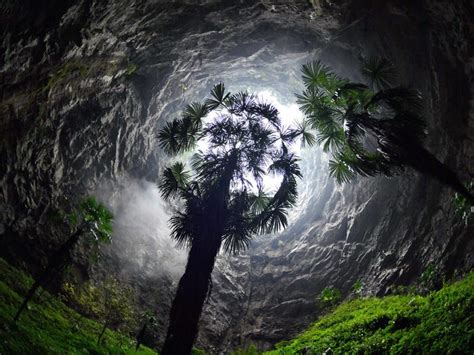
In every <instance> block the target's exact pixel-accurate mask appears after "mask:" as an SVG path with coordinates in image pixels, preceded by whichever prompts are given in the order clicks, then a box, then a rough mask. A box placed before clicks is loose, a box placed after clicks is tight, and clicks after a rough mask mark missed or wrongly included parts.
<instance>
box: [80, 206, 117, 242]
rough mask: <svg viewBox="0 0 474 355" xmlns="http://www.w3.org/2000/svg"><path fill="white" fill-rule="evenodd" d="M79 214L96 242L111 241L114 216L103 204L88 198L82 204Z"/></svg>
mask: <svg viewBox="0 0 474 355" xmlns="http://www.w3.org/2000/svg"><path fill="white" fill-rule="evenodd" d="M79 213H80V215H81V216H82V220H83V221H84V222H85V223H86V226H87V228H88V229H87V232H89V233H90V234H92V235H93V236H94V237H95V238H96V240H95V241H96V242H110V241H111V238H112V220H113V214H112V212H110V211H109V210H108V209H107V208H106V207H105V206H104V205H103V204H102V203H100V202H98V201H97V200H96V199H95V198H94V197H87V198H85V199H83V200H82V201H81V202H80V204H79Z"/></svg>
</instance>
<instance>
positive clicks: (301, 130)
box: [297, 119, 316, 147]
mask: <svg viewBox="0 0 474 355" xmlns="http://www.w3.org/2000/svg"><path fill="white" fill-rule="evenodd" d="M297 132H298V135H301V145H302V146H303V147H305V146H310V147H312V146H313V145H315V144H316V137H315V136H314V134H313V133H312V132H311V123H310V122H309V121H308V120H307V119H305V120H303V121H302V122H299V123H298V125H297Z"/></svg>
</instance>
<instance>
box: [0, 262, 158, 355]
mask: <svg viewBox="0 0 474 355" xmlns="http://www.w3.org/2000/svg"><path fill="white" fill-rule="evenodd" d="M0 275H1V279H0V354H155V352H154V351H152V350H151V349H149V348H146V347H144V346H143V345H142V346H141V347H140V349H139V351H135V342H134V341H133V340H131V339H130V338H128V337H126V336H124V335H122V334H120V333H118V332H115V331H111V330H106V331H105V333H104V336H103V339H102V341H101V343H100V344H99V345H98V344H97V337H98V335H99V334H100V332H101V330H102V326H103V325H102V324H99V323H97V322H94V321H92V320H89V319H87V318H84V317H82V316H81V315H80V314H78V313H77V312H75V311H73V310H72V309H70V308H69V307H67V306H66V305H64V303H62V302H61V301H59V300H58V299H57V298H56V297H54V296H52V295H50V294H49V293H48V292H46V291H44V290H41V289H40V291H42V292H38V293H37V294H36V296H34V297H33V299H32V300H31V302H30V303H29V306H28V311H27V312H25V314H24V315H23V317H22V319H21V321H19V322H18V323H17V324H15V323H13V322H12V318H13V316H14V314H15V311H16V309H17V308H18V306H19V305H20V303H21V300H22V297H23V295H24V294H25V293H26V291H27V290H28V288H29V287H30V285H31V284H32V282H33V280H32V279H31V278H30V277H28V276H26V275H25V274H24V273H22V272H20V271H18V270H17V269H15V268H13V267H11V266H10V265H9V264H7V263H6V262H5V261H4V260H3V259H0Z"/></svg>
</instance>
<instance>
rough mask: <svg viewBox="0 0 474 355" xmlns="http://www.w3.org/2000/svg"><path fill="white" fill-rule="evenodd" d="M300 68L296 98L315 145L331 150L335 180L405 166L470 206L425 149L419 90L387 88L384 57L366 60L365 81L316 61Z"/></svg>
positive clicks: (463, 190) (389, 71)
mask: <svg viewBox="0 0 474 355" xmlns="http://www.w3.org/2000/svg"><path fill="white" fill-rule="evenodd" d="M301 72H302V80H303V84H304V86H305V89H304V90H303V92H302V93H300V94H298V95H297V101H298V103H299V106H300V109H301V110H302V112H303V113H304V114H305V115H306V117H307V121H308V122H309V124H310V125H311V127H312V128H314V129H315V130H316V131H317V136H316V140H317V142H318V144H320V145H321V146H322V148H323V150H324V151H325V152H328V153H330V155H331V159H330V161H329V171H330V173H331V175H332V176H334V177H335V179H336V180H337V182H338V183H345V182H349V181H350V180H352V179H353V178H354V177H356V176H364V177H366V176H375V175H386V176H392V175H396V174H399V173H400V172H402V171H403V170H404V169H405V168H406V167H410V168H413V169H415V170H417V171H418V172H420V173H422V174H426V175H429V176H432V177H434V178H436V179H438V180H439V181H440V182H441V183H443V184H446V185H448V186H450V187H451V188H453V189H454V190H455V191H457V192H458V193H459V194H461V195H462V196H464V198H466V200H467V201H468V202H469V203H470V204H471V205H474V196H473V195H472V194H471V193H470V192H469V191H468V189H467V188H466V187H465V186H464V185H463V184H462V182H461V181H460V180H459V178H458V177H457V176H456V174H455V173H454V172H453V171H452V170H451V169H450V168H449V167H448V166H447V165H446V164H444V163H442V162H440V161H439V160H438V159H436V157H435V156H434V155H433V154H431V153H430V152H429V151H428V150H426V149H425V148H424V146H423V139H424V137H425V134H426V127H425V122H424V117H423V99H422V97H421V94H420V93H419V92H418V91H416V90H413V89H409V88H406V87H401V86H399V87H390V82H391V77H392V74H393V66H392V65H391V64H390V63H389V62H388V61H386V60H383V59H374V60H371V61H369V62H367V63H366V65H365V66H364V69H363V72H364V74H365V75H366V77H368V81H369V83H368V85H367V84H364V83H355V82H351V81H349V80H347V79H345V78H342V77H340V76H339V75H337V74H336V73H334V72H333V71H332V70H330V68H329V67H327V66H325V65H324V64H322V63H321V62H311V63H307V64H305V65H303V67H302V69H301ZM369 85H370V86H372V87H374V88H376V89H378V91H373V90H372V89H371V88H370V87H369Z"/></svg>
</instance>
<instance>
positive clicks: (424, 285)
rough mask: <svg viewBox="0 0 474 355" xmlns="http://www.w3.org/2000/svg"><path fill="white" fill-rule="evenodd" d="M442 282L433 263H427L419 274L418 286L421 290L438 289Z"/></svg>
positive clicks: (440, 275)
mask: <svg viewBox="0 0 474 355" xmlns="http://www.w3.org/2000/svg"><path fill="white" fill-rule="evenodd" d="M442 283H443V277H442V274H441V271H440V270H439V269H438V267H437V266H436V265H434V264H428V266H427V268H426V270H425V271H423V273H422V274H421V275H420V278H419V280H418V288H419V289H420V291H421V292H423V291H425V292H426V291H432V290H436V289H439V288H440V287H441V285H442Z"/></svg>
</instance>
